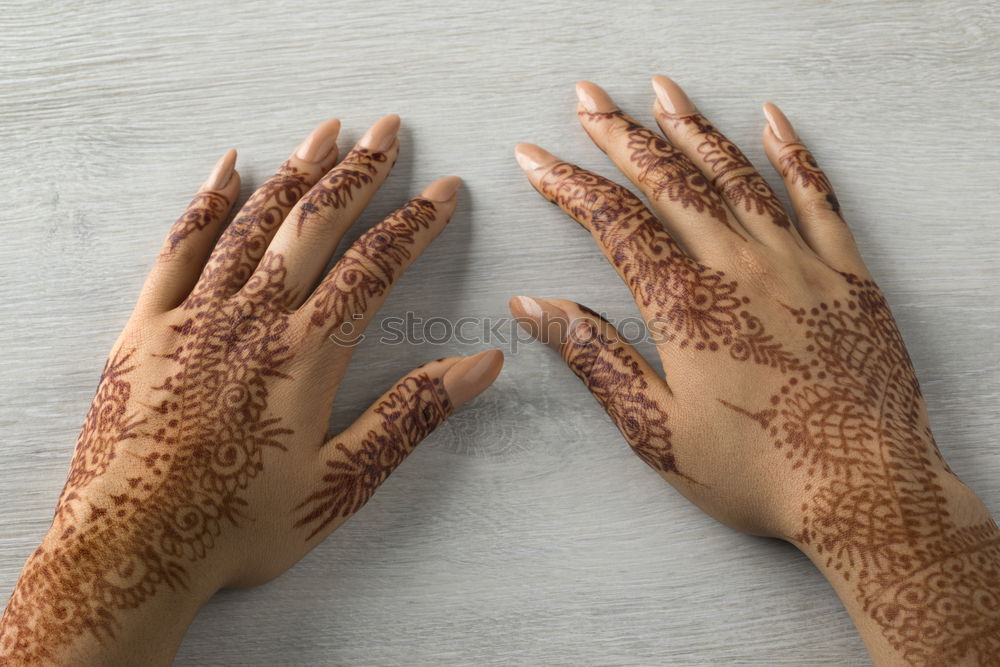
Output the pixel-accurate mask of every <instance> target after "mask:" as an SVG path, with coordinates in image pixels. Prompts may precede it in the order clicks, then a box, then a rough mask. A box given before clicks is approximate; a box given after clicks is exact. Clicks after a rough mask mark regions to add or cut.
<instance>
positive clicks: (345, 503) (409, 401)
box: [294, 373, 452, 541]
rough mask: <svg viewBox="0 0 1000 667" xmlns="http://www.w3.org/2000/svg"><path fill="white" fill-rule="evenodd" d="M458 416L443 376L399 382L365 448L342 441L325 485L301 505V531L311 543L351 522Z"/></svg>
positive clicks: (423, 375) (328, 465)
mask: <svg viewBox="0 0 1000 667" xmlns="http://www.w3.org/2000/svg"><path fill="white" fill-rule="evenodd" d="M451 412H452V404H451V400H450V399H449V398H448V394H447V393H446V392H445V390H444V385H443V384H442V382H441V379H440V378H438V377H430V376H429V375H427V374H426V373H420V374H418V375H411V376H409V377H407V378H405V379H403V380H402V381H401V382H399V383H398V384H397V385H396V386H395V387H393V389H392V391H390V392H389V394H388V395H386V396H385V397H383V398H382V399H381V400H380V401H379V403H378V405H377V406H376V407H375V414H376V415H378V417H379V424H378V426H377V427H376V428H372V429H369V430H368V432H367V433H366V434H365V436H364V438H363V439H362V441H361V443H360V444H357V445H355V444H351V443H346V442H336V443H334V444H332V445H330V447H332V452H331V455H330V457H329V458H328V459H327V461H326V474H325V475H324V476H323V485H322V487H321V488H320V489H318V490H316V491H314V492H313V493H311V494H310V495H309V496H308V497H307V498H306V499H305V500H303V501H302V502H301V503H299V505H298V506H296V508H295V509H296V511H298V512H300V513H302V516H301V518H299V519H298V520H297V521H296V522H295V524H294V525H295V527H296V528H309V529H310V532H309V533H308V534H307V535H306V537H305V539H306V540H307V541H308V540H311V539H313V538H314V537H315V536H316V535H318V534H319V533H320V532H322V531H323V529H325V528H326V527H327V526H329V525H330V524H331V523H333V522H335V521H337V520H338V519H346V518H348V517H350V516H351V515H353V514H354V513H355V512H357V511H358V510H360V509H361V508H362V507H363V506H364V505H365V503H367V502H368V501H369V500H370V499H371V497H372V495H373V494H374V493H375V490H376V489H377V488H378V487H379V486H381V484H382V483H383V482H384V481H385V480H386V479H387V478H388V477H389V475H390V474H391V473H392V471H393V470H395V469H396V468H397V467H398V466H399V464H400V463H402V462H403V460H404V459H405V458H406V457H407V456H409V454H410V452H412V451H413V450H414V448H416V446H417V444H419V443H420V441H422V440H423V439H424V438H426V437H427V436H428V435H429V434H430V433H431V432H432V431H433V430H434V429H435V428H437V426H438V425H439V424H440V423H441V422H443V421H444V420H445V418H446V417H448V415H449V414H451Z"/></svg>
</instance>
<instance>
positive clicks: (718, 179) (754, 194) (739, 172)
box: [658, 111, 792, 229]
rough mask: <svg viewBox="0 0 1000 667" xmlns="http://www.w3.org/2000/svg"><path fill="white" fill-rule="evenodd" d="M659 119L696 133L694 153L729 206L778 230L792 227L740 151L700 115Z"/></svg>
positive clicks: (779, 203) (660, 115) (776, 200)
mask: <svg viewBox="0 0 1000 667" xmlns="http://www.w3.org/2000/svg"><path fill="white" fill-rule="evenodd" d="M658 116H659V118H660V119H661V120H662V121H663V122H664V123H666V124H669V125H670V126H671V127H673V128H675V129H677V130H681V131H686V132H690V131H692V129H693V130H694V131H695V132H696V133H697V135H696V136H697V137H698V145H697V147H696V149H695V150H697V152H698V154H699V155H700V156H701V158H702V160H704V162H705V164H706V165H707V166H708V168H709V169H710V170H711V172H712V180H711V183H712V185H713V186H714V187H715V188H716V189H718V191H720V192H722V193H724V194H725V197H726V199H727V200H728V201H729V203H730V204H731V205H732V206H733V207H734V208H738V209H742V210H743V211H745V212H746V213H749V214H753V215H759V216H763V217H766V218H769V219H770V220H771V222H773V223H774V224H775V225H777V226H778V227H781V228H782V229H790V228H791V226H792V221H791V218H789V216H788V212H787V211H786V210H785V207H784V206H783V205H782V203H781V200H780V199H778V196H777V194H775V192H774V190H773V189H772V188H771V186H770V185H768V184H767V181H766V180H765V179H764V177H763V176H761V175H760V172H758V171H757V170H756V169H755V168H754V166H753V164H752V163H751V162H750V160H748V159H747V157H746V155H744V154H743V151H741V150H740V149H739V147H738V146H737V145H736V144H734V143H733V142H732V141H730V140H729V139H727V138H726V137H725V135H723V134H722V133H721V132H719V131H718V130H717V129H715V126H713V125H712V124H711V123H710V122H709V121H708V119H706V118H705V117H704V116H702V115H701V114H697V113H696V114H690V115H686V116H675V115H671V114H668V113H665V112H662V111H661V112H659V113H658Z"/></svg>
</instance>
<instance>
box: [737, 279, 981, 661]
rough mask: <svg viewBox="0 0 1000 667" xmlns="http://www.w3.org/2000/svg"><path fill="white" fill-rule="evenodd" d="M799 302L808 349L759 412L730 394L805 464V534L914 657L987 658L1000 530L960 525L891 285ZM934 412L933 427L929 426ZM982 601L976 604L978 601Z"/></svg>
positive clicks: (797, 313) (852, 283) (867, 285)
mask: <svg viewBox="0 0 1000 667" xmlns="http://www.w3.org/2000/svg"><path fill="white" fill-rule="evenodd" d="M845 281H846V282H847V285H848V286H849V290H848V294H849V298H848V299H846V300H844V301H843V302H842V301H839V300H835V301H832V302H830V303H821V304H818V305H817V306H815V307H812V308H809V309H808V310H807V309H804V308H798V309H794V308H789V309H788V310H789V312H790V313H791V314H792V316H793V317H794V318H795V324H796V325H797V326H799V327H803V328H804V330H805V337H806V340H807V341H808V345H807V347H806V349H805V351H806V353H807V354H808V358H809V359H810V361H809V362H808V363H806V362H805V361H800V362H796V363H794V364H792V365H791V366H789V367H788V368H786V369H783V372H784V371H786V370H787V371H791V372H789V373H788V374H787V377H786V380H785V382H784V384H783V385H782V386H781V387H780V389H779V390H778V391H777V392H775V393H774V394H773V395H772V396H771V397H770V400H769V405H768V406H767V407H765V408H761V409H758V410H756V411H755V410H751V409H747V408H741V407H738V406H734V405H732V404H729V403H727V402H725V401H723V404H725V405H727V406H728V407H730V408H731V409H734V410H736V411H738V412H740V413H742V414H744V415H746V416H748V417H750V418H752V419H754V420H755V421H756V422H757V423H758V424H760V426H761V427H762V428H764V429H765V431H766V432H768V433H769V434H770V435H771V436H772V437H773V438H774V443H775V446H776V447H778V448H779V449H782V450H784V451H786V452H787V456H788V457H789V458H790V459H792V460H793V467H794V468H804V469H805V472H806V475H807V477H808V479H809V480H810V481H809V482H808V483H807V486H806V489H805V490H806V492H807V495H808V500H807V501H806V502H805V503H804V504H803V507H802V509H803V513H804V519H803V525H802V529H801V531H800V533H799V534H798V535H797V536H796V538H795V539H796V540H797V541H799V542H801V543H802V544H807V545H813V546H814V547H815V549H816V551H817V552H818V553H819V554H820V555H821V556H823V557H824V558H825V559H826V565H827V566H828V567H831V568H833V569H834V570H835V571H838V572H840V573H841V574H842V575H843V577H844V578H845V580H847V581H853V582H854V587H855V596H856V598H857V600H858V602H859V603H860V605H861V607H862V609H863V610H864V611H865V612H866V613H867V614H868V615H869V616H870V617H871V618H872V620H874V621H875V622H876V623H877V624H878V625H879V627H880V628H881V629H882V632H883V634H884V636H885V637H886V639H887V640H888V641H889V643H890V645H892V646H893V647H894V648H895V649H896V650H897V651H899V652H900V654H901V655H902V656H903V657H904V659H906V660H907V661H908V662H909V663H910V664H921V665H936V664H956V663H958V662H960V661H961V660H968V659H972V660H976V661H978V662H979V663H982V664H986V663H987V662H988V661H989V660H990V659H992V657H995V656H996V655H997V653H998V652H1000V532H998V530H997V527H996V524H994V523H993V522H992V521H986V522H984V523H980V524H977V525H973V526H959V525H956V524H955V522H954V521H953V520H952V519H951V517H950V516H949V513H948V511H947V499H946V497H945V495H944V493H943V485H944V484H945V483H946V480H945V478H946V477H953V474H952V473H951V471H950V470H949V469H948V468H947V466H945V465H944V462H943V460H942V459H941V456H940V453H939V451H938V449H937V446H936V444H935V443H934V439H933V436H932V435H931V432H930V429H929V427H927V426H926V417H925V415H924V408H923V398H922V396H921V393H920V387H919V385H918V383H917V378H916V374H915V373H914V371H913V367H912V365H911V363H910V359H909V357H908V355H907V354H906V350H905V347H904V346H903V342H902V339H901V337H900V335H899V331H898V329H897V328H896V325H895V323H894V321H893V319H892V315H891V313H890V312H889V308H888V305H887V304H886V302H885V299H884V297H883V296H882V293H881V292H880V291H879V289H878V288H877V287H876V286H875V284H874V283H873V282H871V281H868V280H861V279H859V278H857V277H855V276H852V275H845ZM920 424H924V426H919V425H920ZM973 610H974V611H973Z"/></svg>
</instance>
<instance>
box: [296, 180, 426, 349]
mask: <svg viewBox="0 0 1000 667" xmlns="http://www.w3.org/2000/svg"><path fill="white" fill-rule="evenodd" d="M436 219H437V208H436V207H435V205H434V203H433V202H431V201H429V200H427V199H420V198H418V199H413V200H411V201H410V202H408V203H407V204H406V205H405V206H404V207H403V208H401V209H399V210H398V211H396V212H395V213H393V214H392V215H390V216H389V217H388V218H386V219H385V220H384V221H382V222H381V223H379V224H377V225H375V226H374V227H372V228H371V229H369V230H368V231H367V232H365V233H364V234H362V235H361V237H360V238H359V239H358V240H357V241H356V242H355V243H354V245H352V246H351V247H350V248H349V249H348V250H347V252H345V253H344V255H343V257H341V258H340V260H339V261H338V262H337V264H336V266H334V267H333V269H332V270H331V272H330V275H329V276H327V278H326V279H325V280H324V281H323V282H322V284H320V286H319V287H318V288H317V289H316V292H315V294H314V295H313V297H312V299H311V300H310V301H311V305H310V307H311V308H312V313H311V315H310V317H309V326H310V327H327V329H328V331H327V335H328V336H337V335H338V333H342V334H348V335H345V336H343V337H344V338H345V339H352V338H353V335H352V334H353V331H352V332H347V331H341V329H342V328H343V327H346V326H347V325H350V327H351V328H352V329H353V328H354V325H353V323H352V321H351V320H352V318H354V316H355V315H356V314H363V313H365V312H367V311H368V310H369V305H368V304H369V303H370V302H371V301H372V300H373V299H377V298H380V297H381V296H383V295H384V294H386V293H387V292H388V291H389V289H390V288H391V287H392V284H393V283H394V282H395V280H396V277H397V275H398V274H399V271H400V269H401V268H402V267H403V265H404V264H406V263H407V262H409V261H410V260H411V259H413V246H414V245H415V243H416V236H417V234H420V233H421V232H425V231H427V230H428V229H430V227H431V225H433V224H434V222H435V220H436Z"/></svg>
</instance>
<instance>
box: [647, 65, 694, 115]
mask: <svg viewBox="0 0 1000 667" xmlns="http://www.w3.org/2000/svg"><path fill="white" fill-rule="evenodd" d="M653 91H654V92H655V93H656V101H657V102H659V103H660V106H661V107H663V110H664V111H666V112H667V113H668V114H670V115H672V116H687V115H689V114H693V113H695V112H697V111H698V108H697V107H695V105H694V104H692V103H691V100H690V99H689V98H688V96H687V94H686V93H685V92H684V91H683V90H681V87H680V86H678V85H677V84H676V83H674V82H673V80H672V79H670V78H668V77H665V76H663V75H662V74H657V75H656V76H654V77H653Z"/></svg>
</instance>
